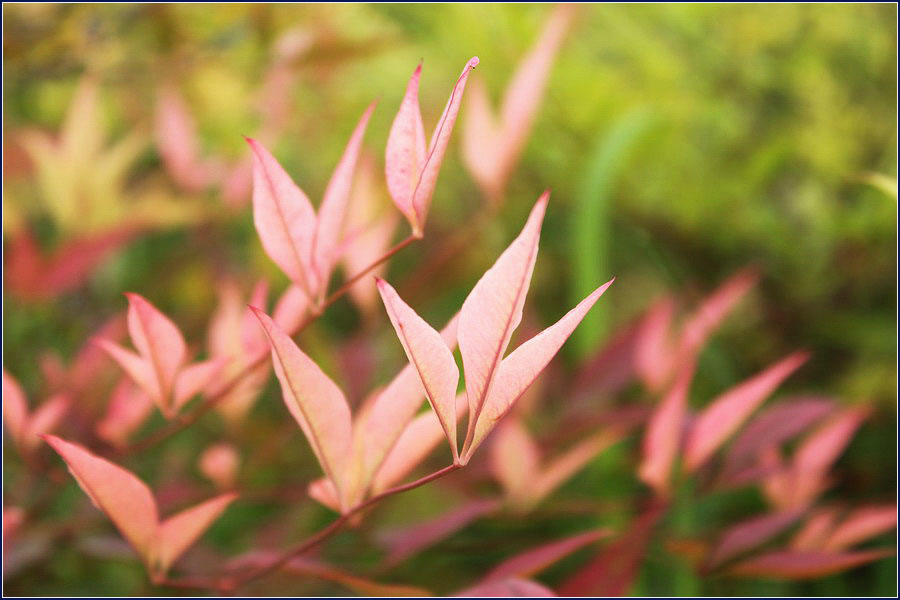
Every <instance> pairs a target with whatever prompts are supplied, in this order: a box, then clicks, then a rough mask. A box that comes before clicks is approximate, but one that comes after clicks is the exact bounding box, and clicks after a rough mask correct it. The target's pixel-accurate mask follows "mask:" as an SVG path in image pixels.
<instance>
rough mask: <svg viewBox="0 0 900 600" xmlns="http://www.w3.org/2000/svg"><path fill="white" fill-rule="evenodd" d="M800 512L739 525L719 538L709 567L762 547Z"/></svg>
mask: <svg viewBox="0 0 900 600" xmlns="http://www.w3.org/2000/svg"><path fill="white" fill-rule="evenodd" d="M802 514H803V513H802V512H801V511H797V510H790V511H784V512H778V513H772V514H768V515H763V516H761V517H754V518H752V519H749V520H747V521H744V522H742V523H739V524H737V525H735V526H733V527H731V528H729V529H728V530H727V531H725V532H724V533H723V534H722V536H721V537H720V538H719V542H718V544H717V545H716V547H715V548H714V549H713V550H712V553H711V555H710V557H709V560H708V563H707V564H708V566H709V567H717V566H719V565H721V564H722V563H724V562H727V561H729V560H731V559H733V558H735V557H737V556H740V555H741V554H744V553H745V552H748V551H750V550H752V549H754V548H758V547H759V546H762V545H763V544H765V543H766V542H768V541H769V540H771V539H772V538H774V537H775V536H777V535H778V534H780V533H782V532H783V531H785V530H786V529H787V528H788V527H790V526H791V525H793V524H794V523H796V522H797V520H798V519H799V518H800V517H801V516H802Z"/></svg>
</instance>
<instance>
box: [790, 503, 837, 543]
mask: <svg viewBox="0 0 900 600" xmlns="http://www.w3.org/2000/svg"><path fill="white" fill-rule="evenodd" d="M839 513H840V510H838V509H837V508H834V507H829V508H821V509H818V510H816V511H815V512H813V514H812V515H810V517H809V518H808V519H806V522H805V523H804V524H803V526H802V527H801V528H800V530H799V531H797V533H795V534H794V535H793V537H792V538H791V542H790V548H791V550H798V551H801V552H804V551H812V550H822V549H823V548H822V546H823V545H824V543H825V540H826V538H827V537H828V534H829V533H831V532H832V531H833V530H834V526H835V524H836V523H837V519H838V516H839Z"/></svg>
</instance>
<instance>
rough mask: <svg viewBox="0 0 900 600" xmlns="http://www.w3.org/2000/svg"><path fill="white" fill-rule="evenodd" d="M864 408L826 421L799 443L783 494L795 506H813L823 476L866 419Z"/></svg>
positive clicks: (846, 412)
mask: <svg viewBox="0 0 900 600" xmlns="http://www.w3.org/2000/svg"><path fill="white" fill-rule="evenodd" d="M868 412H869V411H868V409H867V408H865V407H853V408H849V409H846V410H844V411H843V412H841V413H839V414H838V415H835V416H834V417H832V418H831V419H829V420H828V421H826V422H825V423H824V424H823V425H822V426H821V427H819V428H818V429H817V430H816V431H814V432H812V433H811V434H809V435H808V436H806V438H805V439H804V440H803V441H802V442H800V445H799V446H798V448H797V450H796V451H795V452H794V456H793V459H792V461H791V463H792V464H791V467H790V485H789V486H786V488H787V489H786V490H785V492H786V493H787V494H789V498H790V502H791V503H792V504H793V505H795V506H804V505H807V504H810V503H811V502H813V501H814V500H815V499H816V497H817V496H818V495H819V494H820V493H822V491H824V490H825V488H826V487H827V485H828V482H827V480H826V479H827V473H828V469H830V468H831V465H832V464H834V461H836V460H837V459H838V457H839V456H840V455H841V453H842V452H843V451H844V448H846V447H847V444H849V443H850V440H851V439H852V438H853V435H854V433H856V430H857V428H859V426H860V425H861V424H862V422H863V420H865V418H866V417H867V416H868Z"/></svg>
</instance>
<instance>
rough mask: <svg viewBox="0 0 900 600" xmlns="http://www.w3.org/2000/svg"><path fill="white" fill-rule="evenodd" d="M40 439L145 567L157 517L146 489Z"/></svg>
mask: <svg viewBox="0 0 900 600" xmlns="http://www.w3.org/2000/svg"><path fill="white" fill-rule="evenodd" d="M44 440H46V442H47V443H48V444H50V445H51V446H52V447H53V449H54V450H56V451H57V452H58V453H59V455H60V456H61V457H62V458H63V460H65V461H66V464H67V465H68V467H69V472H70V473H72V476H73V477H74V478H75V480H76V481H78V484H79V485H80V486H81V489H83V490H84V492H85V493H86V494H87V495H88V496H89V497H90V498H91V501H92V502H93V503H94V506H96V507H97V508H99V509H100V510H102V511H103V512H105V513H106V514H107V516H108V517H109V518H110V519H111V520H112V522H113V523H114V524H115V526H116V527H117V528H118V529H119V531H121V532H122V535H123V536H124V537H125V539H127V540H128V543H130V544H131V545H132V546H133V547H134V549H135V550H137V552H138V554H139V555H140V556H141V557H142V559H143V560H144V562H145V563H146V564H147V567H148V568H151V570H152V564H151V562H150V559H151V554H152V552H153V545H154V538H155V536H156V527H157V523H158V517H157V512H156V502H155V501H154V500H153V495H152V494H151V492H150V489H149V488H148V487H147V486H146V485H145V484H144V482H142V481H141V480H140V479H138V478H137V477H135V476H134V475H133V474H132V473H131V472H129V471H127V470H125V469H123V468H122V467H120V466H118V465H114V464H113V463H111V462H109V461H107V460H104V459H102V458H100V457H98V456H94V455H93V454H91V453H90V452H88V451H87V450H85V449H84V448H82V447H81V446H78V445H76V444H72V443H69V442H67V441H65V440H62V439H60V438H58V437H56V436H53V435H45V436H44Z"/></svg>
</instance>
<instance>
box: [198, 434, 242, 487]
mask: <svg viewBox="0 0 900 600" xmlns="http://www.w3.org/2000/svg"><path fill="white" fill-rule="evenodd" d="M198 466H199V468H200V472H201V473H203V475H204V476H205V477H206V478H207V479H209V480H210V481H212V482H213V483H215V484H216V487H218V488H219V489H222V490H229V489H232V488H233V487H234V482H235V480H236V479H237V474H238V467H239V466H240V456H239V455H238V451H237V449H236V448H235V447H234V446H232V445H231V444H227V443H225V442H220V443H218V444H213V445H212V446H209V447H208V448H207V449H206V450H204V451H203V454H201V455H200V460H199V462H198Z"/></svg>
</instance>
